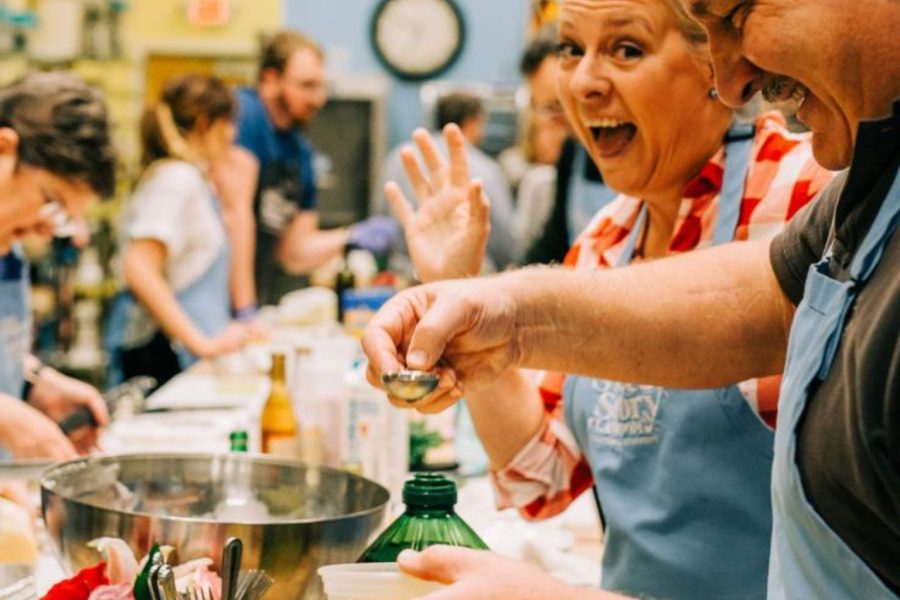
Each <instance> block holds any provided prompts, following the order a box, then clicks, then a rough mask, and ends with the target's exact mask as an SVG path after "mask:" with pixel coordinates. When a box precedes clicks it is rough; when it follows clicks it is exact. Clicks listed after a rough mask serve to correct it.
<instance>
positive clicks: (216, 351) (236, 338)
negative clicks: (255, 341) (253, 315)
mask: <svg viewBox="0 0 900 600" xmlns="http://www.w3.org/2000/svg"><path fill="white" fill-rule="evenodd" d="M250 334H251V329H250V327H249V326H248V324H247V323H239V322H237V321H232V322H231V323H229V324H228V327H226V328H225V331H223V332H222V333H220V334H219V335H217V336H216V337H213V338H202V339H200V340H198V341H197V342H195V343H194V344H191V345H188V349H189V350H190V351H191V352H193V353H194V354H196V355H197V356H199V357H200V358H215V357H217V356H221V355H223V354H231V353H233V352H237V351H239V350H240V349H241V348H243V347H244V346H245V345H247V342H248V341H249V340H250Z"/></svg>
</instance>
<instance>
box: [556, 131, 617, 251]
mask: <svg viewBox="0 0 900 600" xmlns="http://www.w3.org/2000/svg"><path fill="white" fill-rule="evenodd" d="M588 160H589V158H588V153H587V150H585V149H584V147H583V146H582V145H581V144H578V143H576V144H575V153H574V157H573V158H572V172H571V173H570V174H569V193H568V194H567V195H566V227H567V229H568V232H569V245H570V246H571V245H572V244H574V243H575V240H576V239H577V238H578V236H579V235H580V234H581V232H582V231H584V230H585V229H586V228H587V226H588V225H589V224H590V222H591V219H593V218H594V215H596V214H597V211H599V210H600V209H601V208H603V207H604V206H606V205H607V204H609V203H610V202H612V201H613V200H615V199H616V196H618V195H619V193H618V192H615V191H613V190H611V189H610V188H609V187H607V186H606V184H604V183H603V182H602V181H590V180H588V179H586V178H585V176H584V171H585V168H586V167H587V161H588Z"/></svg>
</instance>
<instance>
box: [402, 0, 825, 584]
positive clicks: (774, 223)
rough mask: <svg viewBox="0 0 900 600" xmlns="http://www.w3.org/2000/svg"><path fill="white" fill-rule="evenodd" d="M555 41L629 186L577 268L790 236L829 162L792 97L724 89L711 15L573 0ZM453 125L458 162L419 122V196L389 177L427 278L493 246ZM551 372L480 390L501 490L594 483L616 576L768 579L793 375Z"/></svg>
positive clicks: (565, 97) (441, 395) (576, 92)
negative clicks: (803, 125) (792, 222)
mask: <svg viewBox="0 0 900 600" xmlns="http://www.w3.org/2000/svg"><path fill="white" fill-rule="evenodd" d="M739 25H740V23H735V24H734V26H736V27H737V26H739ZM559 57H560V74H559V78H558V91H559V94H560V100H561V102H562V104H563V106H564V108H565V111H566V114H567V116H568V118H569V120H570V122H571V123H572V125H573V128H574V130H575V132H576V134H577V135H578V138H579V140H580V141H581V143H582V144H583V145H584V146H585V148H586V149H587V150H588V152H589V154H590V156H591V158H592V159H593V160H594V162H595V163H596V164H597V166H598V167H599V169H600V171H601V172H602V174H603V179H604V181H605V182H606V183H607V184H608V185H609V186H610V187H612V188H613V189H615V190H617V191H618V192H620V196H619V197H618V198H617V199H616V200H614V201H613V202H612V203H611V204H609V205H607V206H606V207H604V208H603V209H602V210H601V211H600V212H599V213H598V214H597V215H596V216H595V217H594V219H593V221H592V222H591V223H590V225H589V226H588V227H587V229H586V230H585V231H584V232H583V233H582V235H581V236H580V238H579V239H578V240H577V241H576V243H575V245H574V247H573V248H572V249H571V251H570V252H569V255H568V256H567V258H566V261H565V262H566V265H568V266H570V267H574V268H576V269H609V268H616V267H620V266H624V265H628V264H631V263H636V262H642V261H651V260H654V259H656V258H660V257H664V256H669V255H672V254H677V253H683V252H691V251H695V250H700V249H703V248H706V247H709V246H712V245H715V244H724V243H729V242H733V241H738V242H739V241H743V240H750V239H761V238H768V237H771V236H774V235H775V234H776V233H777V232H778V231H779V230H781V229H782V227H783V226H784V224H785V223H786V222H787V221H788V220H789V219H790V218H791V217H792V216H793V214H794V213H795V212H796V211H797V210H798V209H799V208H800V207H802V206H803V205H804V204H806V203H807V202H809V200H810V199H811V198H812V197H813V196H814V195H815V194H816V193H817V192H818V190H820V189H821V188H822V187H824V185H825V184H826V183H828V181H829V180H830V178H831V175H830V174H829V173H828V172H827V171H825V170H824V169H822V168H821V167H819V166H818V165H817V164H816V163H815V162H814V160H813V158H812V149H811V145H810V140H809V138H808V136H806V135H795V134H791V133H789V132H788V131H787V130H786V129H785V124H784V120H783V118H782V117H781V116H780V115H779V114H777V113H769V114H764V115H763V116H761V117H759V118H758V119H756V121H755V123H753V124H742V123H740V122H739V121H738V120H737V119H736V118H735V115H734V114H733V112H732V111H731V110H730V109H729V108H727V107H726V106H724V105H723V104H722V103H721V102H720V101H719V100H718V94H717V93H716V90H715V87H714V82H713V71H712V66H711V63H710V59H709V56H708V47H707V39H706V35H705V32H704V31H703V29H702V28H701V27H700V26H699V25H698V24H697V23H696V22H695V21H693V20H692V19H691V18H690V17H689V16H688V15H687V14H686V13H685V11H684V10H683V8H682V7H681V5H680V4H679V3H678V2H676V1H675V0H566V2H564V3H563V4H562V12H561V18H560V31H559ZM777 85H780V83H779V82H777V81H773V82H771V83H770V87H775V86H777ZM781 95H784V94H781ZM447 134H448V135H447V138H448V140H450V142H451V153H450V163H449V164H447V163H445V162H444V161H443V160H442V159H441V158H440V156H439V155H438V153H437V151H436V150H435V148H434V145H433V144H432V142H431V140H430V139H429V138H428V137H427V135H426V134H424V132H421V131H419V132H416V134H415V135H414V138H415V140H416V143H417V144H418V146H419V150H420V151H421V152H422V154H423V156H424V158H425V164H426V165H427V166H428V169H429V171H430V173H429V174H428V175H426V174H424V173H422V172H421V171H420V170H419V168H418V166H417V163H416V162H415V161H413V160H407V161H406V162H407V173H408V175H409V177H410V179H411V180H412V182H413V187H414V189H416V190H417V193H418V194H419V196H420V197H419V206H420V208H419V210H417V211H416V212H413V211H412V209H411V208H410V207H409V205H408V204H407V203H406V201H405V199H404V198H403V196H402V194H400V193H399V190H398V189H397V188H396V187H395V186H393V185H391V184H388V186H387V187H386V190H385V191H386V194H387V195H388V197H389V199H390V201H391V204H392V208H393V209H394V211H395V213H396V214H397V215H398V218H399V219H400V222H401V223H402V224H403V225H404V227H405V229H406V236H407V240H408V243H409V247H410V250H411V252H412V256H413V259H414V261H415V262H416V267H417V271H418V273H419V274H420V275H421V276H422V277H423V279H426V280H435V279H444V278H450V277H453V276H460V275H461V274H472V275H474V274H476V273H477V270H476V268H477V265H478V264H480V261H479V252H480V253H483V252H484V245H483V240H484V239H485V238H486V234H484V233H483V232H484V229H485V227H486V219H485V217H484V213H485V206H486V204H487V200H486V199H485V198H483V197H481V188H480V186H479V184H478V182H469V181H468V175H467V171H466V167H465V160H464V155H463V154H462V152H461V151H460V150H459V148H461V144H462V142H461V138H460V136H459V135H458V133H457V132H455V131H453V130H448V132H447ZM454 145H455V146H457V148H456V149H455V151H454V148H453V147H452V146H454ZM743 309H744V307H741V306H722V307H721V310H731V311H734V310H738V311H739V310H743ZM659 318H660V319H665V315H660V317H659ZM696 334H697V336H702V335H703V334H704V315H702V314H698V315H697V328H696ZM575 342H576V341H575V340H573V343H575ZM691 345H692V342H691V339H685V340H684V341H683V344H682V345H681V346H680V347H678V348H672V352H673V353H676V352H690V351H691ZM540 380H541V382H540V384H539V385H535V381H534V377H532V376H530V375H529V374H527V373H525V372H523V371H521V370H517V369H512V370H509V371H507V372H505V373H504V374H503V376H501V377H500V378H498V379H497V380H495V382H494V383H493V385H492V386H491V388H490V389H485V388H479V389H468V388H467V389H466V398H467V400H468V403H469V409H470V411H471V413H472V417H473V419H474V422H475V426H476V429H477V430H478V433H479V435H480V437H481V439H482V441H483V443H484V446H485V449H486V450H487V452H488V454H489V456H490V458H491V465H492V468H493V471H494V481H495V483H496V489H497V496H498V504H499V506H500V507H510V506H516V507H518V508H519V509H520V510H521V511H522V512H523V513H524V514H525V515H526V516H527V517H529V518H535V519H539V518H544V517H549V516H552V515H554V514H557V513H559V512H561V511H562V510H563V509H565V507H566V506H568V505H569V504H570V503H571V502H572V501H573V500H574V499H575V497H577V496H578V495H579V494H581V493H582V492H584V491H585V490H587V489H589V488H591V486H592V485H593V486H594V487H595V491H596V496H597V498H598V501H599V506H600V509H601V513H602V515H603V517H604V524H605V528H606V531H605V547H604V555H603V566H602V582H601V585H602V587H603V588H605V589H608V590H614V591H618V592H623V593H626V594H629V595H633V596H640V597H658V598H668V599H680V598H685V599H687V598H731V599H737V598H741V599H751V598H765V596H766V576H767V569H768V557H769V545H770V530H771V508H770V502H771V501H770V488H769V480H770V475H771V460H772V452H773V429H772V428H773V427H774V425H775V417H776V413H777V405H776V404H777V398H778V389H779V385H780V377H772V378H766V379H756V380H750V381H743V382H734V383H733V384H731V385H724V386H723V387H721V388H717V389H709V390H683V389H668V388H661V387H655V386H648V385H641V384H640V383H638V382H636V383H623V382H617V381H607V380H597V379H590V378H586V377H579V376H563V375H560V374H543V375H541V377H540ZM460 383H461V384H462V385H464V384H465V382H460ZM460 389H461V385H459V386H457V387H456V388H452V389H439V390H438V392H436V393H435V394H433V395H432V396H430V397H428V398H427V399H426V400H423V401H421V402H419V403H418V404H417V405H416V408H417V409H419V410H422V411H426V412H434V411H437V410H441V409H443V408H445V407H446V406H449V405H450V404H452V403H453V402H455V401H457V400H458V399H459V397H460V395H461V393H460ZM403 404H405V403H401V402H398V405H403Z"/></svg>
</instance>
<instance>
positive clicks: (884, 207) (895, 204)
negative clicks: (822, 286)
mask: <svg viewBox="0 0 900 600" xmlns="http://www.w3.org/2000/svg"><path fill="white" fill-rule="evenodd" d="M898 223H900V171H898V172H897V174H896V175H895V176H894V183H893V185H892V186H891V189H890V190H889V191H888V193H887V195H886V196H885V197H884V200H882V202H881V208H880V209H878V214H877V215H876V216H875V220H874V221H873V222H872V226H871V227H869V231H868V233H867V234H866V236H865V238H863V241H862V243H861V244H860V246H859V249H858V250H857V251H856V253H855V254H854V255H853V261H852V262H851V263H850V278H851V279H853V280H854V281H856V282H857V283H862V282H864V281H866V280H867V279H868V278H869V276H870V275H871V274H872V271H874V270H875V267H876V266H878V262H879V261H880V260H881V256H882V254H884V249H885V247H886V246H887V242H888V240H889V239H890V237H891V235H892V234H893V232H894V231H895V230H896V229H897V225H898Z"/></svg>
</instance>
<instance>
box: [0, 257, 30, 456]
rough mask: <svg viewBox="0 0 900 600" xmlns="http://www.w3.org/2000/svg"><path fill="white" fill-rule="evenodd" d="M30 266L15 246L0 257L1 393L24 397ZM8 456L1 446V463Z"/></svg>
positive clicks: (28, 331)
mask: <svg viewBox="0 0 900 600" xmlns="http://www.w3.org/2000/svg"><path fill="white" fill-rule="evenodd" d="M29 295H30V290H29V281H28V264H27V263H26V262H25V260H24V259H23V258H22V256H21V251H20V249H19V248H18V247H16V246H14V247H13V249H12V250H10V251H9V252H8V253H7V254H5V255H3V256H0V394H6V395H7V396H12V397H13V398H19V397H20V396H21V395H22V386H23V385H24V383H25V355H26V354H27V353H28V349H29V346H30V343H31V310H30V302H29ZM8 456H9V453H8V452H7V451H6V450H5V449H4V448H3V447H2V446H0V460H2V459H4V458H7V457H8Z"/></svg>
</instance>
